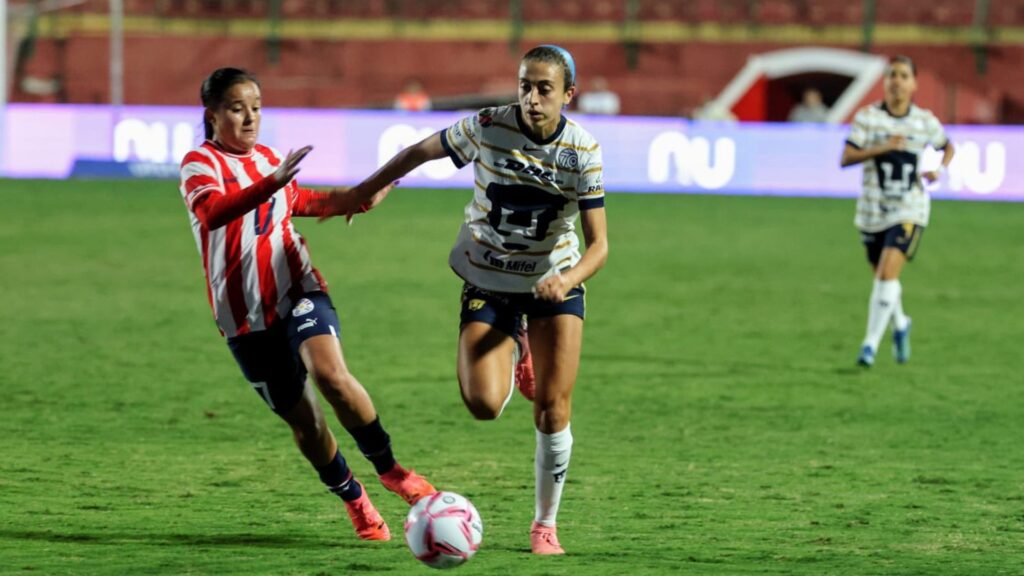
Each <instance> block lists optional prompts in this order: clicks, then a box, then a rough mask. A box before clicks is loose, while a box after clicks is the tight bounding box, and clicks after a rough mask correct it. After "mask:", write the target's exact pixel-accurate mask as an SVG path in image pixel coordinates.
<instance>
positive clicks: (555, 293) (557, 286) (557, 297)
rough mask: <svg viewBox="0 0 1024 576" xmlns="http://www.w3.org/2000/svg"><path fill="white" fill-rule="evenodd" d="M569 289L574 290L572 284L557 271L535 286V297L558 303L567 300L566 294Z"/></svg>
mask: <svg viewBox="0 0 1024 576" xmlns="http://www.w3.org/2000/svg"><path fill="white" fill-rule="evenodd" d="M569 290H572V284H570V283H569V282H568V281H566V279H565V278H564V277H563V276H562V275H561V274H559V273H557V272H556V273H555V274H553V275H551V276H548V277H547V278H544V279H543V280H541V281H539V282H537V283H536V284H535V285H534V286H533V297H534V298H536V299H538V300H545V301H547V302H554V303H555V304H558V303H561V302H564V301H565V295H566V294H568V293H569Z"/></svg>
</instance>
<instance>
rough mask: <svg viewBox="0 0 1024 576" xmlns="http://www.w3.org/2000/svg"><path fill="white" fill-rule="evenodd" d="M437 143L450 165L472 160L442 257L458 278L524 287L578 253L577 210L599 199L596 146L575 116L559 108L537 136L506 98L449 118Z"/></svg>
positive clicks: (491, 286) (500, 287)
mask: <svg viewBox="0 0 1024 576" xmlns="http://www.w3.org/2000/svg"><path fill="white" fill-rule="evenodd" d="M441 143H442V145H443V147H444V150H445V152H446V153H447V154H448V157H449V158H451V160H452V162H454V163H455V165H456V166H458V167H460V168H461V167H463V166H465V165H466V164H470V163H472V164H473V175H474V184H473V200H472V201H471V202H470V203H469V204H467V205H466V210H465V221H464V223H463V225H462V228H461V229H460V230H459V236H458V239H457V240H456V242H455V246H454V248H452V251H451V254H450V256H449V260H448V263H449V265H450V266H451V267H452V269H453V270H454V271H455V272H456V273H457V274H458V275H459V276H460V277H462V279H464V280H465V281H467V282H469V283H470V284H473V285H474V286H477V287H479V288H483V289H485V290H493V291H498V292H531V291H532V289H533V287H534V285H535V284H536V283H537V282H538V281H540V280H542V279H543V278H545V277H547V276H549V275H552V274H556V273H558V272H559V271H560V270H561V269H563V268H567V267H570V266H573V265H574V264H576V262H578V261H579V259H580V252H579V241H578V240H577V236H576V232H575V225H574V222H575V221H576V218H577V215H578V213H579V211H580V210H588V209H592V208H598V207H601V206H603V205H604V186H603V183H602V176H601V174H602V171H601V147H600V145H599V144H598V143H597V142H596V141H595V140H594V138H593V136H591V135H590V134H589V133H588V132H587V131H586V130H584V129H583V128H582V127H580V126H579V124H577V123H575V122H573V121H572V120H569V119H568V118H566V117H564V116H563V117H562V119H561V121H560V122H559V124H558V127H557V129H556V130H555V132H554V133H553V134H552V135H551V136H549V137H547V138H544V139H539V138H536V137H533V136H532V135H531V134H530V133H529V131H528V130H526V129H525V128H524V126H523V120H522V111H521V109H520V107H519V105H508V106H501V107H498V108H487V109H484V110H481V111H480V112H479V113H478V114H476V115H473V116H469V117H466V118H464V119H462V120H461V121H459V122H456V123H455V124H453V125H452V126H451V127H449V128H448V129H447V130H444V131H442V132H441Z"/></svg>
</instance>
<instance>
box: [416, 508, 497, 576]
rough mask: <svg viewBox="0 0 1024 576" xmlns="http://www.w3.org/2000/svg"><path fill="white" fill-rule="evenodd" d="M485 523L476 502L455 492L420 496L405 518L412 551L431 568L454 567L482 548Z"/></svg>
mask: <svg viewBox="0 0 1024 576" xmlns="http://www.w3.org/2000/svg"><path fill="white" fill-rule="evenodd" d="M483 537H484V524H483V522H482V521H481V520H480V513H479V512H477V511H476V508H475V507H473V503H472V502H470V501H469V500H467V499H466V498H464V497H462V496H460V495H458V494H456V493H454V492H436V493H434V494H431V495H430V496H426V497H424V498H421V499H420V501H419V502H417V503H416V505H415V506H413V507H412V509H410V510H409V515H408V516H406V518H405V541H406V543H407V544H408V545H409V549H410V550H412V555H413V556H415V557H416V559H417V560H419V561H420V562H423V563H424V564H426V565H427V566H430V567H431V568H453V567H455V566H458V565H460V564H462V563H464V562H465V561H466V560H469V559H470V558H472V557H473V555H474V554H476V551H477V549H479V548H480V542H481V541H482V540H483Z"/></svg>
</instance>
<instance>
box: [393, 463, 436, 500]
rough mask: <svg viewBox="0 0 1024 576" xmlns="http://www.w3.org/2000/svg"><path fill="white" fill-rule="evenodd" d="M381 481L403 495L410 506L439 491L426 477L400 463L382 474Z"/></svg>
mask: <svg viewBox="0 0 1024 576" xmlns="http://www.w3.org/2000/svg"><path fill="white" fill-rule="evenodd" d="M380 483H381V484H383V485H384V487H385V488H387V489H388V490H390V491H392V492H394V493H395V494H398V495H399V496H401V497H402V499H403V500H405V502H406V503H407V504H409V506H412V505H413V504H415V503H416V502H417V501H418V500H419V499H420V498H423V497H424V496H430V495H431V494H433V493H434V492H437V490H435V489H434V487H433V486H432V485H431V484H430V482H427V479H426V478H424V477H423V476H420V475H419V474H417V473H416V472H415V471H414V470H406V469H405V468H402V467H401V465H399V464H395V467H394V468H392V469H391V470H388V471H387V472H385V473H383V474H381V475H380Z"/></svg>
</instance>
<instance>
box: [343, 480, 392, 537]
mask: <svg viewBox="0 0 1024 576" xmlns="http://www.w3.org/2000/svg"><path fill="white" fill-rule="evenodd" d="M359 486H360V487H362V488H363V494H362V495H361V496H360V497H359V498H356V499H355V500H352V501H351V502H345V509H346V510H348V517H349V518H351V519H352V525H353V526H355V529H356V534H357V535H358V536H359V538H361V539H363V540H391V530H389V529H388V525H387V523H385V522H384V518H382V517H381V515H380V512H377V509H376V508H374V506H373V503H372V502H370V497H369V496H368V495H367V493H366V488H365V487H363V485H362V483H360V484H359Z"/></svg>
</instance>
